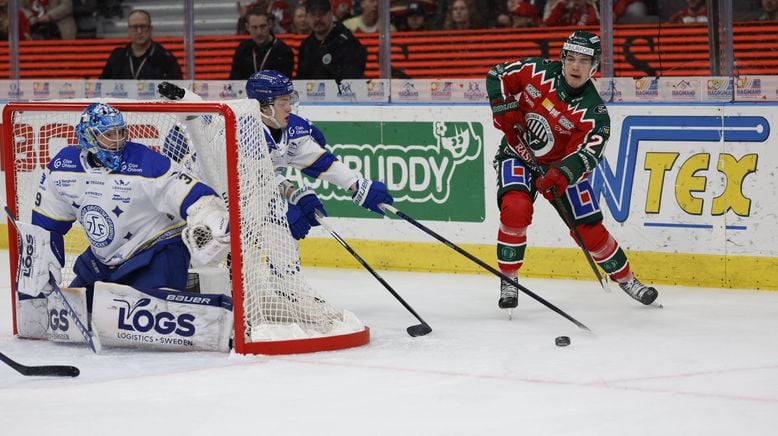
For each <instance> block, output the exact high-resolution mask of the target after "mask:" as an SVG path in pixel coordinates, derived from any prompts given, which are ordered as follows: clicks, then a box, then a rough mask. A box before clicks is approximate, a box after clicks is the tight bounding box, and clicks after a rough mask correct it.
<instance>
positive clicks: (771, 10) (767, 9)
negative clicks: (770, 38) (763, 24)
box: [759, 0, 778, 20]
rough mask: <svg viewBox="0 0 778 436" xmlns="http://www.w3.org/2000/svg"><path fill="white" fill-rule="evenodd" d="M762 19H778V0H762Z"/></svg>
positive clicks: (760, 16) (760, 17)
mask: <svg viewBox="0 0 778 436" xmlns="http://www.w3.org/2000/svg"><path fill="white" fill-rule="evenodd" d="M759 19H760V20H778V0H762V13H761V15H759Z"/></svg>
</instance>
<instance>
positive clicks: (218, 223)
mask: <svg viewBox="0 0 778 436" xmlns="http://www.w3.org/2000/svg"><path fill="white" fill-rule="evenodd" d="M186 213H187V217H186V224H187V226H186V227H185V228H184V231H183V232H182V233H181V239H183V241H184V244H185V245H186V248H188V249H189V254H190V255H191V256H192V264H193V265H194V266H206V265H211V264H215V263H218V262H220V261H222V260H223V259H224V258H225V256H226V255H227V252H228V251H229V249H230V219H229V214H228V213H227V209H225V207H224V203H223V202H222V200H221V199H220V198H219V197H216V196H213V195H209V196H207V197H202V198H200V199H199V200H197V201H196V202H194V204H192V205H191V206H189V208H188V209H187V211H186Z"/></svg>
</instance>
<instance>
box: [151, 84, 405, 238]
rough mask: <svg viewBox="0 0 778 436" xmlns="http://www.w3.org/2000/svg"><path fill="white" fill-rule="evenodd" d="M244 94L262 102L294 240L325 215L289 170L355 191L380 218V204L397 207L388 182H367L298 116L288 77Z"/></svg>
mask: <svg viewBox="0 0 778 436" xmlns="http://www.w3.org/2000/svg"><path fill="white" fill-rule="evenodd" d="M158 90H159V93H160V94H161V95H162V96H163V97H165V98H167V99H170V100H181V99H183V100H185V101H186V100H188V101H197V100H200V97H199V96H198V95H197V94H194V93H193V92H191V91H189V90H185V89H183V88H180V87H178V86H176V85H174V84H172V83H169V82H162V83H160V85H159V87H158ZM246 95H247V96H248V97H249V98H252V99H255V100H257V101H258V102H259V106H260V112H261V113H260V115H261V116H262V124H263V125H262V127H263V129H264V135H265V141H266V142H267V144H268V148H269V151H270V158H271V160H272V162H273V166H274V167H275V169H276V181H277V182H278V187H279V191H280V192H281V196H282V197H283V198H284V199H286V200H287V201H288V210H287V213H286V217H287V221H288V223H289V230H290V231H291V233H292V236H293V237H294V238H295V239H298V240H299V239H303V238H305V236H306V235H307V234H308V231H309V230H310V229H311V226H318V225H319V222H318V220H317V219H316V214H315V212H314V211H315V210H316V209H318V210H320V211H321V212H322V213H323V214H324V215H326V214H327V213H326V211H325V209H324V206H323V205H322V203H321V201H320V200H319V198H318V197H317V196H316V192H315V191H314V190H313V188H312V187H310V186H302V187H295V185H294V184H293V183H292V182H291V181H289V180H287V179H286V177H285V176H284V173H285V171H286V168H288V167H293V168H297V169H299V170H300V171H301V172H302V173H303V174H305V175H307V176H310V177H312V178H316V179H322V180H325V181H327V182H330V183H332V184H334V185H335V186H338V187H340V188H342V189H344V190H347V191H350V192H352V193H353V194H352V200H353V201H354V203H355V204H357V205H359V206H362V207H364V208H366V209H368V210H371V211H373V212H375V213H378V214H381V215H383V214H384V211H383V210H382V209H381V208H380V205H381V204H392V203H393V202H394V198H393V197H392V195H391V194H389V192H388V191H387V189H386V185H385V184H384V183H382V182H380V181H377V180H369V179H364V178H362V176H361V175H360V174H359V173H357V172H356V171H354V170H352V169H350V168H349V167H348V166H346V165H345V164H344V163H343V162H341V161H340V160H338V158H337V157H336V156H335V155H334V154H332V153H331V152H330V151H329V150H327V149H326V148H325V147H324V146H325V145H326V140H325V138H324V134H323V133H322V132H321V131H320V130H319V129H318V128H316V126H314V125H313V124H312V123H311V122H310V121H308V120H306V119H305V118H302V117H300V116H298V115H296V114H295V113H294V110H295V108H296V106H297V103H298V100H299V97H298V94H297V91H295V90H294V84H293V83H292V81H291V80H289V78H288V77H286V76H284V75H283V74H281V73H279V72H278V71H274V70H262V71H260V72H258V73H255V74H254V75H252V76H251V77H250V78H249V79H248V81H247V82H246Z"/></svg>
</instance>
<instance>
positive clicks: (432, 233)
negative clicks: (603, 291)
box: [383, 204, 591, 332]
mask: <svg viewBox="0 0 778 436" xmlns="http://www.w3.org/2000/svg"><path fill="white" fill-rule="evenodd" d="M383 208H384V209H386V210H388V211H390V212H392V213H393V214H395V215H397V216H399V217H400V218H402V219H404V220H405V221H408V222H409V223H411V224H413V225H414V226H415V227H417V228H418V229H420V230H422V231H423V232H424V233H427V234H428V235H430V236H432V237H433V238H435V239H437V240H438V241H440V242H442V243H443V244H445V245H447V246H448V247H449V248H451V249H452V250H454V251H456V252H457V253H459V254H461V255H463V256H465V257H466V258H468V259H470V260H471V261H473V262H475V263H476V264H478V266H480V267H481V268H484V269H485V270H487V271H489V272H490V273H492V274H494V275H496V276H498V277H500V278H501V279H503V280H505V281H507V282H509V283H511V284H512V285H513V286H516V287H517V288H519V289H520V290H521V291H522V292H524V293H525V294H527V295H529V296H530V297H532V298H534V299H535V300H536V301H538V302H539V303H540V304H542V305H544V306H546V307H548V308H549V309H551V310H553V311H554V312H556V313H558V314H559V315H561V316H563V317H564V318H565V319H567V320H568V321H570V322H572V323H573V324H575V325H576V326H578V327H579V328H581V329H583V330H586V331H588V332H591V330H590V329H589V327H587V326H585V325H584V324H583V323H581V322H580V321H578V320H577V319H575V318H573V317H572V316H570V315H568V314H567V313H565V312H564V311H563V310H562V309H560V308H558V307H556V306H554V305H553V304H551V303H549V302H548V301H546V300H545V299H544V298H543V297H541V296H539V295H537V294H535V293H534V292H532V291H530V290H529V289H527V288H526V287H524V286H522V285H521V284H520V283H519V282H518V281H517V280H516V279H514V278H512V277H509V276H507V275H505V274H503V273H502V272H501V271H499V270H497V269H495V268H494V267H492V266H491V265H489V264H487V263H486V262H484V261H482V260H481V259H479V258H477V257H475V256H473V255H472V254H470V253H469V252H467V251H466V250H464V249H463V248H461V247H459V246H458V245H456V244H454V243H453V242H451V241H449V240H448V239H446V238H444V237H443V236H441V235H439V234H438V233H436V232H435V231H434V230H432V229H430V228H428V227H427V226H425V225H424V224H422V223H420V222H418V221H416V220H415V219H413V218H411V217H410V216H408V215H407V214H405V213H404V212H402V211H400V210H398V209H397V208H395V207H394V206H391V205H387V204H385V205H383Z"/></svg>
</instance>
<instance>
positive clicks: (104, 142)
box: [76, 103, 128, 170]
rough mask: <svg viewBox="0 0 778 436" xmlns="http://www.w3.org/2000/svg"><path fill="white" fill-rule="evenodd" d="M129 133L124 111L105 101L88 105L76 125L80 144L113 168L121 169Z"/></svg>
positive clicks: (101, 161) (102, 162) (83, 148)
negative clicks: (123, 114)
mask: <svg viewBox="0 0 778 436" xmlns="http://www.w3.org/2000/svg"><path fill="white" fill-rule="evenodd" d="M127 133H128V129H127V123H125V122H124V116H122V113H121V112H119V111H118V110H116V108H114V107H112V106H110V105H107V104H104V103H93V104H91V105H89V106H87V108H86V109H84V112H83V113H82V114H81V121H80V122H79V123H78V125H77V126H76V137H77V138H78V146H79V147H81V149H82V150H87V151H88V152H90V153H92V154H93V155H94V156H95V158H96V159H97V160H98V161H99V162H100V163H101V164H103V165H105V166H106V167H107V168H109V169H111V170H117V169H119V167H120V166H121V164H122V160H123V159H122V158H123V153H124V146H125V144H126V143H127Z"/></svg>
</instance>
